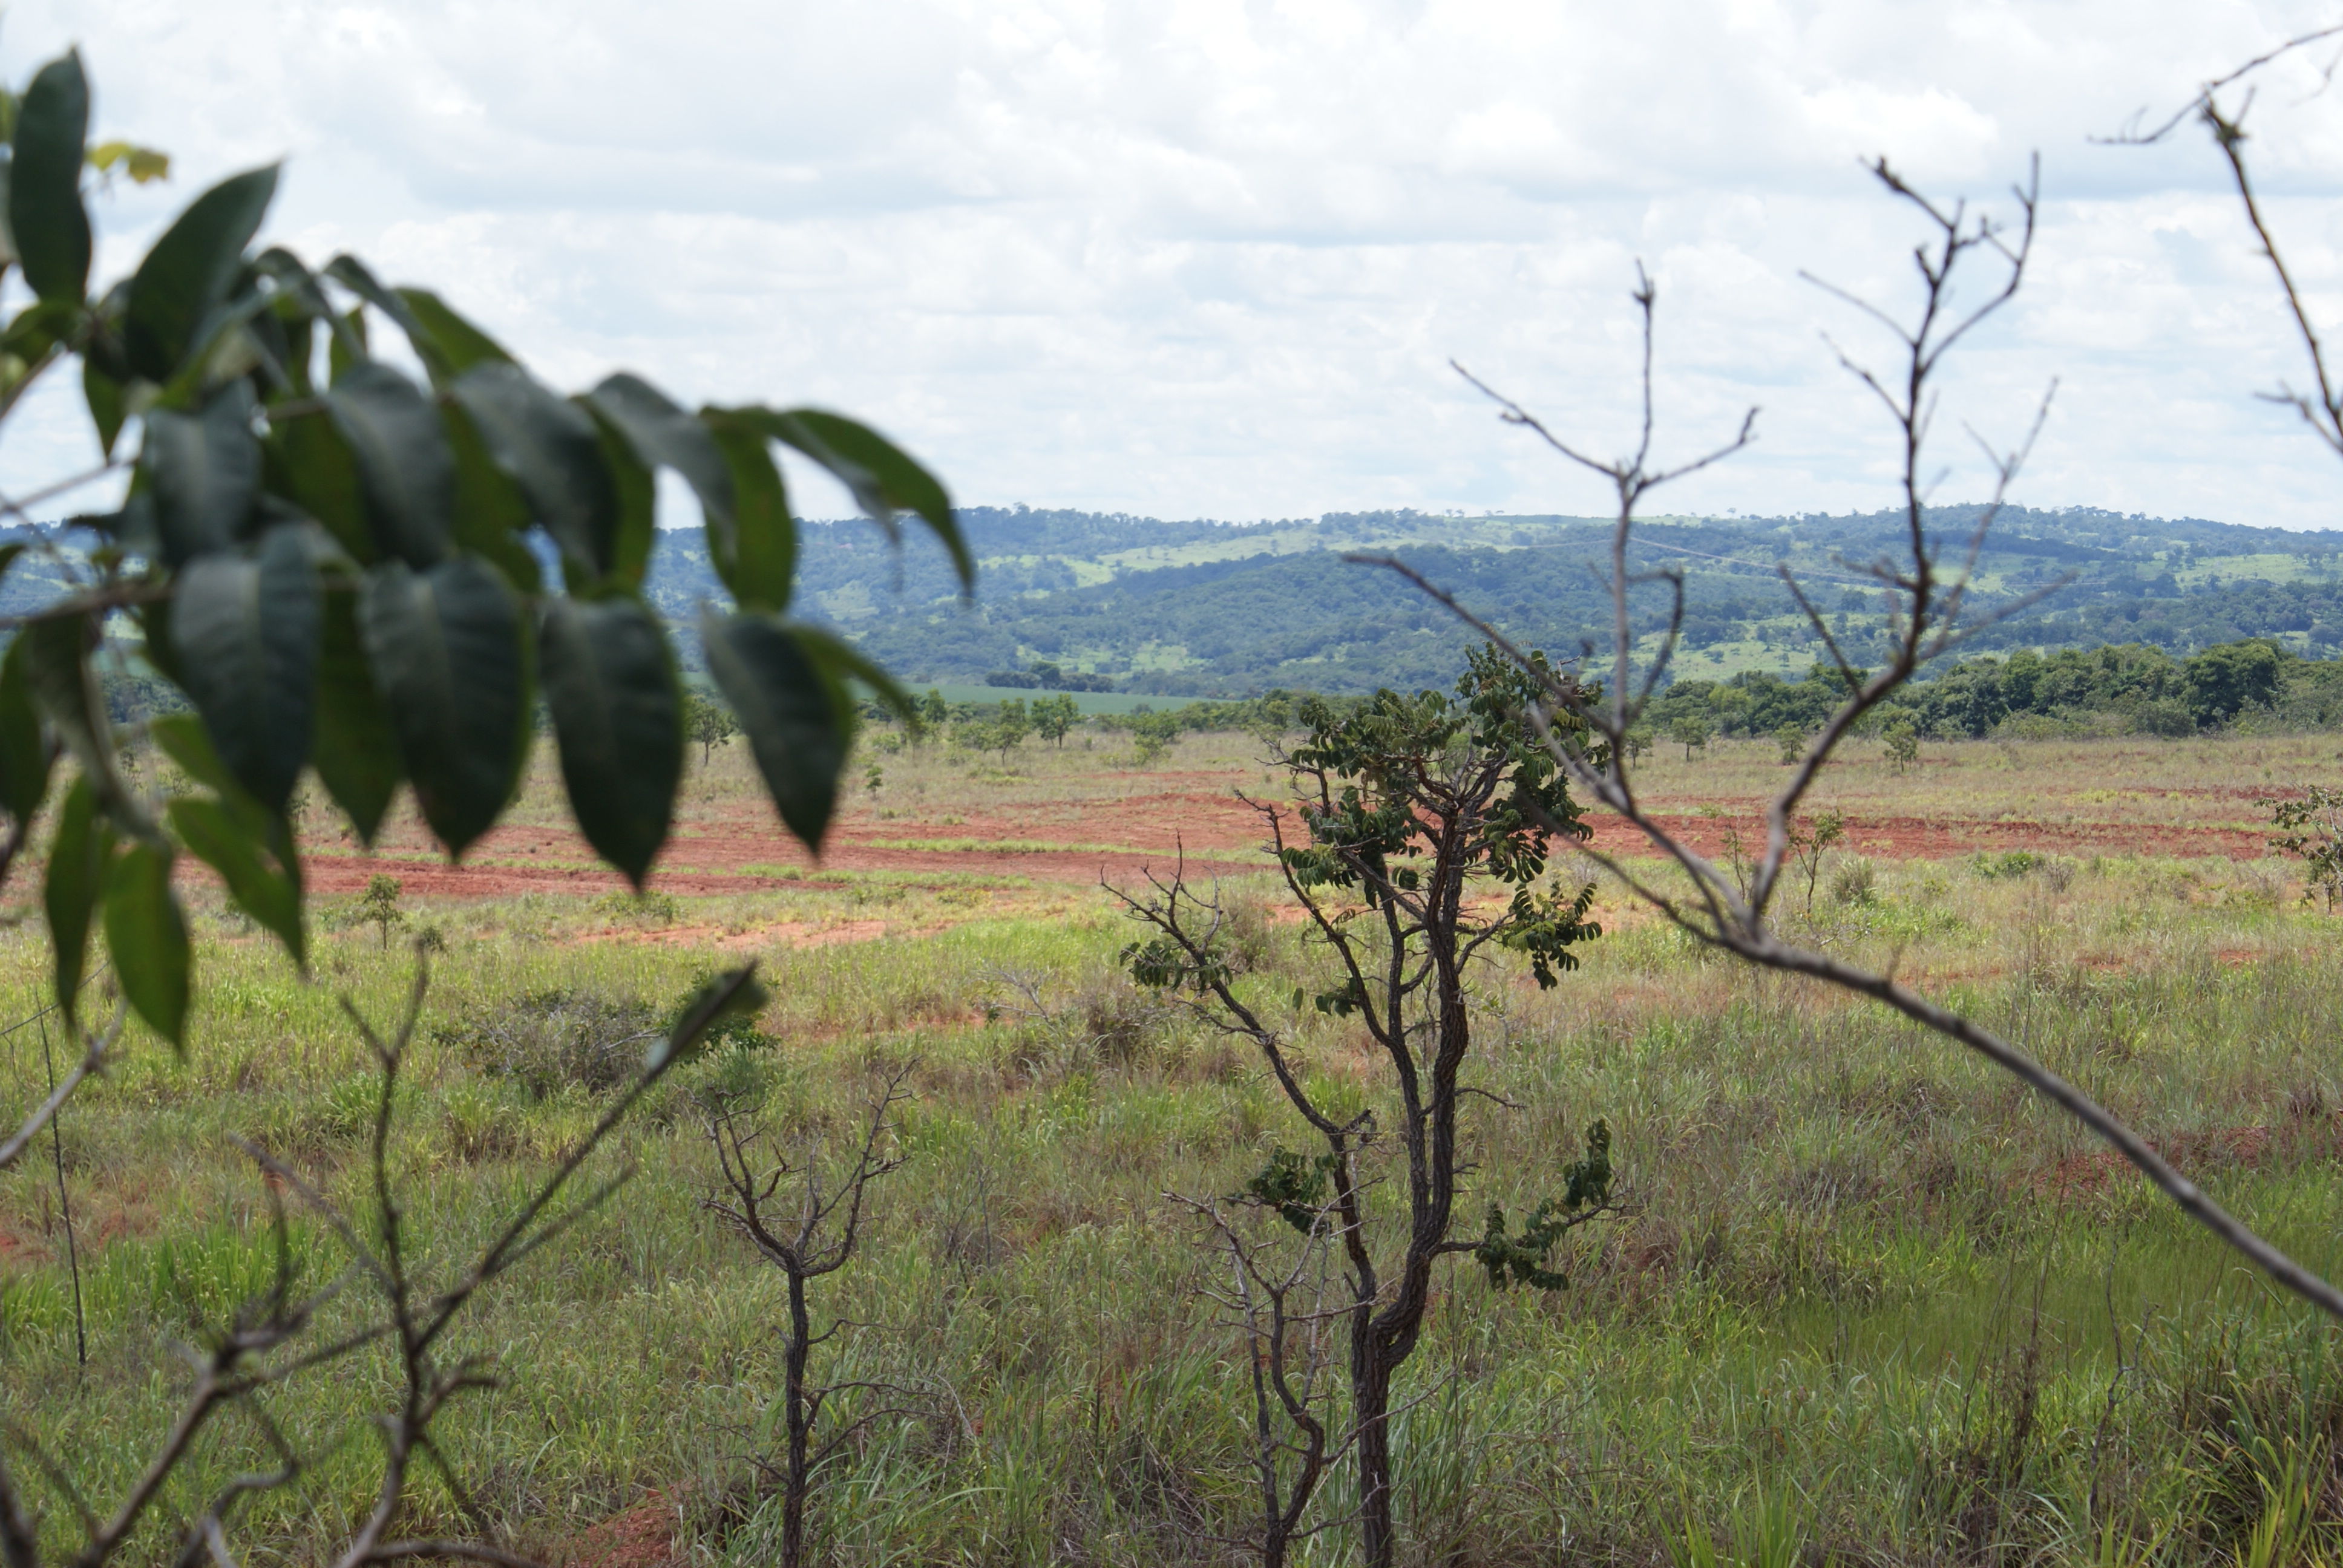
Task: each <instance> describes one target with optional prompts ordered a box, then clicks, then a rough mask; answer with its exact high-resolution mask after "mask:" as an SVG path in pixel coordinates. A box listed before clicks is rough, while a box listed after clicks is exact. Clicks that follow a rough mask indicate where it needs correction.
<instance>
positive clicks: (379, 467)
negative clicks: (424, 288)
mask: <svg viewBox="0 0 2343 1568" xmlns="http://www.w3.org/2000/svg"><path fill="white" fill-rule="evenodd" d="M326 402H327V406H328V407H331V408H332V409H333V412H334V423H335V424H336V425H337V426H338V427H340V429H341V432H342V436H343V437H344V438H345V439H346V440H347V441H348V442H349V447H350V450H351V452H352V453H353V454H355V455H356V456H357V470H358V485H359V493H360V494H361V495H363V496H364V497H365V498H366V511H367V522H368V524H369V525H370V526H371V528H372V530H373V534H374V540H375V544H376V546H377V548H379V549H380V551H381V552H382V553H383V554H384V555H388V556H396V557H397V558H399V559H400V560H402V561H405V562H406V563H407V565H408V566H411V567H415V568H427V567H431V566H434V565H436V564H437V562H438V560H439V558H440V557H442V556H444V555H446V554H447V535H448V529H449V525H450V520H451V514H452V513H453V512H454V510H455V506H456V459H455V457H454V455H453V454H452V453H450V452H449V451H448V449H447V432H446V430H445V429H444V428H443V427H441V425H440V423H439V414H438V410H437V409H436V408H434V407H432V406H431V401H430V399H429V398H427V397H424V395H423V393H422V390H421V389H420V388H418V387H417V386H416V385H415V383H414V382H412V381H409V380H408V379H407V377H404V376H401V375H400V374H399V373H398V372H397V371H396V370H393V369H392V368H391V367H389V366H387V365H383V364H379V363H377V362H376V361H373V360H368V361H367V362H366V363H365V364H363V365H355V366H352V367H350V369H349V372H348V373H347V375H345V376H343V377H340V378H339V379H338V380H337V381H336V382H335V383H334V387H333V390H331V391H330V392H327V394H326Z"/></svg>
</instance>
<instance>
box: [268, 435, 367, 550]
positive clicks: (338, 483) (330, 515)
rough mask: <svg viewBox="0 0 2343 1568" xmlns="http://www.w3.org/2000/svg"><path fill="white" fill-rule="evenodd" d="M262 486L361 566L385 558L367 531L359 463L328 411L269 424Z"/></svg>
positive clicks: (364, 497) (364, 498)
mask: <svg viewBox="0 0 2343 1568" xmlns="http://www.w3.org/2000/svg"><path fill="white" fill-rule="evenodd" d="M261 482H262V484H263V486H264V487H266V490H267V491H268V493H269V494H271V495H275V496H281V497H283V498H285V499H286V500H287V501H290V502H291V503H292V504H293V505H294V506H296V507H298V508H300V509H301V510H302V511H303V512H305V513H307V515H309V516H310V517H312V518H317V521H318V522H319V523H320V524H322V525H324V527H325V529H326V531H327V533H328V534H331V535H332V536H333V538H334V542H335V543H336V544H337V545H339V546H341V547H342V548H343V550H344V551H346V552H347V554H348V555H349V557H350V558H351V559H352V560H355V561H357V563H358V564H359V565H361V566H365V565H368V564H370V563H372V562H373V560H374V559H375V558H376V557H377V555H378V554H379V553H380V552H379V551H377V549H376V548H375V544H374V530H373V529H372V528H369V527H368V526H367V515H366V495H365V490H364V487H363V486H362V485H361V483H360V482H359V479H358V462H357V457H356V456H354V455H353V454H352V453H351V451H350V447H349V443H348V442H347V441H345V440H344V439H343V438H342V433H341V428H340V427H339V426H338V425H337V424H336V423H335V420H334V417H333V416H332V415H330V414H328V413H327V412H326V411H325V410H323V409H317V410H314V411H309V412H305V413H299V414H291V415H278V416H273V417H271V418H270V420H269V425H268V438H267V439H266V441H264V442H262V443H261Z"/></svg>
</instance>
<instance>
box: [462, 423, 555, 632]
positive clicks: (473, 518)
mask: <svg viewBox="0 0 2343 1568" xmlns="http://www.w3.org/2000/svg"><path fill="white" fill-rule="evenodd" d="M439 417H440V420H441V422H442V423H443V424H444V425H445V426H446V427H447V449H448V450H449V451H450V452H452V453H453V454H455V457H456V543H457V544H458V546H460V547H461V548H465V549H468V550H469V551H471V552H472V553H473V554H474V555H477V556H485V557H487V558H488V559H489V560H492V561H494V562H495V563H496V564H497V568H498V570H499V571H502V572H503V573H504V574H505V578H506V580H507V581H508V582H510V583H512V584H513V585H514V586H515V587H517V588H519V589H520V590H521V591H522V592H524V593H531V594H533V593H536V592H537V591H538V588H540V587H541V586H542V584H541V577H542V574H541V573H540V572H539V571H538V562H537V555H536V553H535V552H534V551H532V550H531V549H530V548H528V541H527V540H526V539H525V538H523V536H524V535H526V534H527V533H528V529H529V515H528V502H527V501H525V500H523V499H521V495H520V491H519V490H518V488H516V487H515V486H514V485H513V482H512V481H511V480H510V479H508V478H506V477H504V475H503V474H502V473H500V472H499V471H498V468H497V466H496V463H495V462H494V461H493V460H492V459H491V458H490V457H488V447H487V446H486V445H484V444H483V443H482V442H481V440H480V433H479V431H478V429H476V428H475V427H473V424H472V417H471V416H470V415H469V414H467V413H465V412H464V410H463V407H462V406H461V405H459V404H457V403H452V402H449V403H443V404H441V405H440V406H439Z"/></svg>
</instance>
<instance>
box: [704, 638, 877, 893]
mask: <svg viewBox="0 0 2343 1568" xmlns="http://www.w3.org/2000/svg"><path fill="white" fill-rule="evenodd" d="M699 633H700V640H701V643H702V646H703V647H704V648H706V650H707V654H708V672H709V674H710V675H711V676H713V677H715V679H716V685H717V688H718V689H719V690H720V691H722V692H723V693H724V699H725V700H726V701H727V702H729V703H730V704H731V706H732V711H733V713H734V714H735V715H737V716H738V717H739V720H740V728H741V729H743V730H744V731H746V732H747V734H748V737H749V749H750V750H751V751H753V752H754V754H755V756H756V759H757V769H758V771H759V772H760V773H762V774H763V775H764V776H765V788H766V789H768V790H769V791H770V792H771V794H772V797H773V804H774V806H775V807H776V808H778V809H779V811H780V814H781V820H782V822H783V823H785V824H787V826H788V828H789V831H790V832H792V833H794V834H796V835H797V836H798V838H799V839H801V840H803V841H804V843H805V845H806V847H807V848H808V849H815V850H819V849H820V848H821V840H822V837H823V835H824V834H825V833H827V832H828V831H829V829H830V816H831V814H832V813H833V812H834V811H835V810H836V809H837V805H838V776H839V773H840V771H841V770H842V769H844V768H845V766H846V754H847V749H848V747H849V745H850V743H851V741H852V739H853V733H854V730H853V724H854V709H853V705H852V704H851V703H850V702H849V701H848V700H847V697H846V693H845V690H844V689H843V688H841V687H840V685H839V683H838V680H837V679H836V678H835V677H834V676H832V675H831V674H830V671H829V670H827V669H825V668H823V667H822V665H821V663H820V661H819V660H817V659H815V658H810V657H809V656H808V653H807V650H806V648H805V646H804V645H803V644H802V643H801V642H800V641H799V628H795V627H792V626H790V625H789V623H787V622H785V621H782V620H779V619H777V618H773V617H770V616H760V615H731V616H725V615H719V614H718V613H716V612H715V611H714V610H712V609H711V610H706V611H703V612H702V613H701V615H700V619H699Z"/></svg>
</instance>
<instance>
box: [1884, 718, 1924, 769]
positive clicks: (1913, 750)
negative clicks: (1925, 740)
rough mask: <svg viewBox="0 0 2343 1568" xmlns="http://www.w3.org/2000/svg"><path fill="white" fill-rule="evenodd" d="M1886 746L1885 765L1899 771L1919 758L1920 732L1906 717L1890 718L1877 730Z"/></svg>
mask: <svg viewBox="0 0 2343 1568" xmlns="http://www.w3.org/2000/svg"><path fill="white" fill-rule="evenodd" d="M1879 739H1881V740H1882V741H1884V742H1885V744H1886V747H1887V765H1888V766H1889V767H1891V768H1893V769H1895V770H1896V772H1898V773H1901V772H1903V771H1904V770H1905V769H1906V768H1909V767H1911V766H1912V764H1913V763H1915V762H1916V761H1918V760H1919V759H1920V732H1919V730H1918V729H1915V728H1914V727H1913V724H1912V721H1911V720H1910V719H1893V720H1890V721H1889V723H1888V725H1887V728H1885V729H1882V730H1881V731H1880V732H1879Z"/></svg>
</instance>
